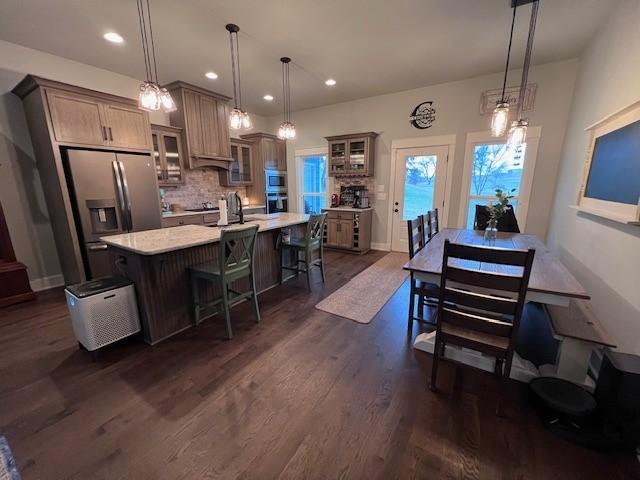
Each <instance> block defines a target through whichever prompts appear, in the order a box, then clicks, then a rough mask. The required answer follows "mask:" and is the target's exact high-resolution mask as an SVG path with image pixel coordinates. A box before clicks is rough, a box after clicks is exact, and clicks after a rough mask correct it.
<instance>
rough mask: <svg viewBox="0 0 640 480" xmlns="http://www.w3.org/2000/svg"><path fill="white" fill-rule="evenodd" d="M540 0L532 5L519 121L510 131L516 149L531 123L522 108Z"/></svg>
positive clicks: (509, 140) (534, 0)
mask: <svg viewBox="0 0 640 480" xmlns="http://www.w3.org/2000/svg"><path fill="white" fill-rule="evenodd" d="M538 3H539V1H538V0H533V3H532V4H531V20H530V21H529V36H528V37H527V50H526V51H525V54H524V65H523V67H522V81H521V82H520V94H519V95H518V113H517V120H514V121H513V122H511V128H510V129H509V139H508V140H507V144H508V145H509V147H511V148H516V147H518V146H520V145H522V144H523V143H525V141H526V139H527V128H528V126H529V121H528V119H526V118H523V117H522V107H523V105H524V94H525V92H526V91H527V79H528V77H529V65H530V64H531V50H532V49H533V36H534V34H535V31H536V20H537V18H538Z"/></svg>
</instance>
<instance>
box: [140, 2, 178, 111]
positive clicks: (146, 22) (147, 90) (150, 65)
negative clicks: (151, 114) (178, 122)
mask: <svg viewBox="0 0 640 480" xmlns="http://www.w3.org/2000/svg"><path fill="white" fill-rule="evenodd" d="M136 1H137V5H138V23H139V24H140V37H141V39H142V54H143V56H144V68H145V73H146V76H147V79H146V80H145V81H144V82H143V83H141V84H140V92H139V93H138V106H139V107H140V108H142V109H143V110H147V111H157V110H161V109H162V111H164V112H167V113H169V112H175V111H176V110H177V107H176V104H175V102H174V101H173V98H171V94H170V93H169V92H168V91H167V89H166V88H160V85H159V84H158V66H157V64H156V51H155V45H154V43H153V29H152V28H151V9H150V8H149V0H146V1H145V0H136ZM145 3H146V6H147V11H146V13H145V7H144V6H145Z"/></svg>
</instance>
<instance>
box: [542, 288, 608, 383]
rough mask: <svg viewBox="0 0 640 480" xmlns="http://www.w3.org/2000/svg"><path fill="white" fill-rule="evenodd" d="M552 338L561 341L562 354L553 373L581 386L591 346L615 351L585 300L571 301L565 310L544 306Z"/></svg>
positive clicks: (553, 306)
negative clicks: (547, 312) (553, 336)
mask: <svg viewBox="0 0 640 480" xmlns="http://www.w3.org/2000/svg"><path fill="white" fill-rule="evenodd" d="M547 309H548V311H549V317H550V318H551V326H552V328H553V332H554V335H555V336H556V337H557V338H559V340H560V341H561V345H560V348H561V349H562V355H558V358H559V362H558V365H557V371H556V374H557V375H558V376H559V377H561V378H565V379H567V380H571V381H574V382H576V383H580V384H583V383H584V382H585V378H586V376H587V370H588V365H589V360H590V357H591V352H592V351H593V348H594V346H596V345H598V346H605V347H610V348H616V345H615V344H614V343H613V341H612V340H611V339H610V337H609V336H608V335H607V333H606V331H605V330H604V328H603V327H602V325H601V324H600V322H599V321H598V319H597V318H596V316H595V314H594V313H593V310H592V309H591V305H590V304H589V302H588V301H586V300H576V299H574V300H571V302H570V303H569V306H568V307H559V306H555V305H548V306H547Z"/></svg>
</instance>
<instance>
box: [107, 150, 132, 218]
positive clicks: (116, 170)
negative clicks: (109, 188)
mask: <svg viewBox="0 0 640 480" xmlns="http://www.w3.org/2000/svg"><path fill="white" fill-rule="evenodd" d="M111 166H112V167H113V175H114V176H115V178H116V190H117V194H118V204H119V206H120V208H119V210H120V221H121V223H122V230H125V231H128V230H130V228H129V225H128V218H127V215H126V214H125V211H126V208H127V206H126V203H125V199H124V190H123V189H122V177H121V176H120V167H119V165H118V161H117V160H114V161H112V162H111Z"/></svg>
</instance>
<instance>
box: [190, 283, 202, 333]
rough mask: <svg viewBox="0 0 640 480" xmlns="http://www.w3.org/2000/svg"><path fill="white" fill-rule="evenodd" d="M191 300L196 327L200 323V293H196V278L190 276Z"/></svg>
mask: <svg viewBox="0 0 640 480" xmlns="http://www.w3.org/2000/svg"><path fill="white" fill-rule="evenodd" d="M191 300H192V302H193V319H194V322H195V324H196V325H198V324H199V323H200V306H199V303H200V292H199V291H198V277H196V276H195V275H191Z"/></svg>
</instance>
